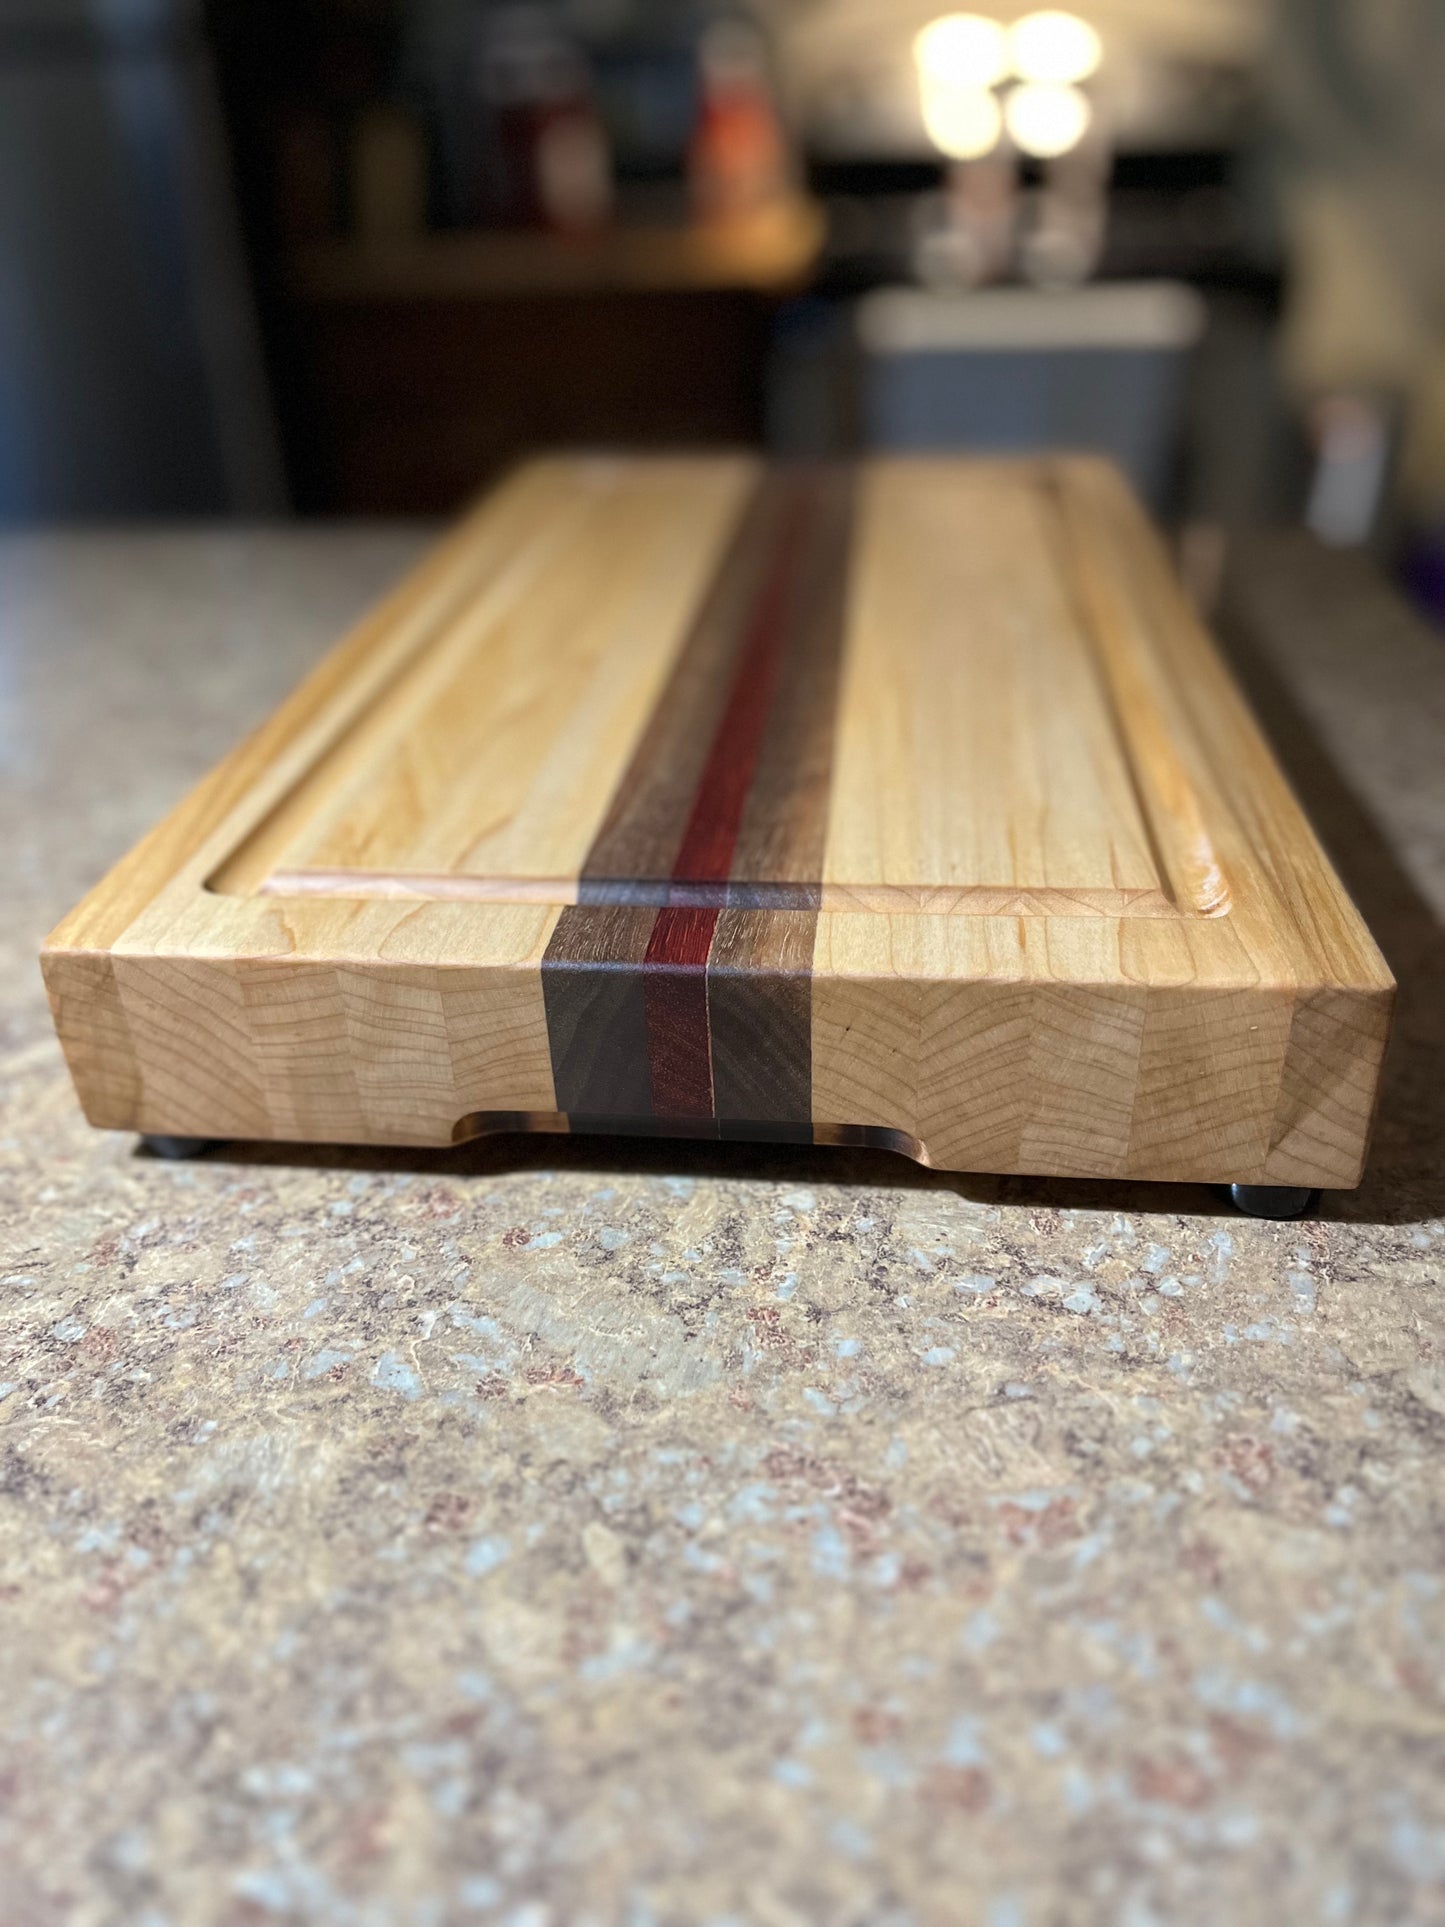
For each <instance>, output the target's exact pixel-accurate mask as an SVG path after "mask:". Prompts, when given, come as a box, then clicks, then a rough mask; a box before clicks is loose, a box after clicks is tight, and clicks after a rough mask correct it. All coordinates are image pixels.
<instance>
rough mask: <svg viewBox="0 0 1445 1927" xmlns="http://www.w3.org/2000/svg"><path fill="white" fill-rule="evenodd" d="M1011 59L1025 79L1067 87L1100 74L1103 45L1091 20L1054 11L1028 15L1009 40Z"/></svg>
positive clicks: (1074, 14)
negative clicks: (1094, 74) (1093, 74)
mask: <svg viewBox="0 0 1445 1927" xmlns="http://www.w3.org/2000/svg"><path fill="white" fill-rule="evenodd" d="M1008 42H1009V58H1010V61H1011V63H1012V66H1013V69H1014V72H1015V73H1017V74H1018V76H1019V78H1020V79H1021V80H1027V81H1035V82H1037V83H1039V84H1041V85H1044V86H1050V85H1052V86H1067V85H1069V84H1070V83H1077V82H1078V81H1081V80H1087V79H1088V78H1089V76H1090V74H1092V73H1097V71H1098V67H1099V62H1100V61H1101V60H1102V59H1103V56H1104V47H1103V42H1102V41H1101V40H1100V39H1099V36H1098V34H1097V33H1096V32H1095V30H1094V28H1093V27H1091V26H1090V25H1089V23H1088V21H1087V20H1081V19H1080V18H1079V16H1078V15H1077V14H1076V13H1062V12H1059V11H1056V10H1055V9H1053V8H1049V9H1047V10H1046V11H1045V12H1043V13H1030V14H1025V16H1024V18H1023V19H1022V20H1019V21H1016V22H1015V24H1014V26H1013V28H1012V30H1011V31H1010V33H1009V37H1008Z"/></svg>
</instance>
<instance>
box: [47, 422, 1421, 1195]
mask: <svg viewBox="0 0 1445 1927" xmlns="http://www.w3.org/2000/svg"><path fill="white" fill-rule="evenodd" d="M44 963H45V974H46V979H47V982H48V984H49V988H50V994H51V998H52V1000H53V1005H54V1010H55V1015H56V1021H57V1023H58V1025H59V1029H60V1034H61V1037H62V1038H63V1040H64V1043H65V1048H66V1052H67V1054H68V1056H69V1060H70V1065H71V1069H72V1071H73V1073H74V1076H75V1081H76V1083H77V1085H78V1086H79V1089H80V1095H81V1098H82V1100H83V1102H84V1105H85V1109H86V1112H87V1115H88V1116H89V1117H90V1118H91V1120H92V1121H93V1122H94V1123H96V1124H99V1125H106V1126H110V1127H112V1128H117V1129H125V1130H139V1131H142V1132H146V1133H152V1134H170V1135H182V1136H186V1137H206V1138H215V1137H220V1138H288V1139H299V1140H323V1139H329V1140H342V1141H357V1142H366V1143H379V1144H449V1143H452V1142H455V1141H457V1140H459V1139H462V1138H466V1137H469V1136H472V1135H475V1134H477V1133H478V1132H482V1131H486V1130H494V1129H501V1128H508V1129H517V1128H532V1129H552V1130H558V1129H568V1128H571V1129H573V1130H598V1129H601V1130H614V1131H629V1132H650V1131H666V1132H684V1133H688V1134H696V1135H704V1136H708V1135H711V1136H717V1137H723V1138H734V1137H736V1138H753V1137H759V1138H771V1139H782V1140H803V1141H818V1142H827V1143H839V1142H843V1143H847V1142H860V1141H866V1142H878V1143H885V1144H889V1145H893V1146H896V1147H898V1148H899V1149H902V1150H906V1151H909V1152H911V1153H912V1154H913V1155H914V1156H915V1157H919V1158H923V1159H926V1160H928V1161H929V1162H931V1163H934V1164H937V1165H943V1166H947V1167H951V1168H954V1169H965V1170H978V1171H990V1172H1032V1173H1039V1174H1049V1175H1056V1176H1086V1177H1111V1176H1128V1177H1137V1178H1169V1179H1199V1180H1210V1181H1220V1182H1234V1183H1242V1184H1254V1185H1267V1186H1279V1187H1313V1186H1348V1185H1353V1184H1355V1183H1356V1182H1357V1181H1358V1179H1359V1176H1360V1171H1361V1165H1362V1162H1363V1159H1364V1155H1365V1148H1366V1140H1367V1136H1368V1131H1369V1125H1370V1117H1371V1111H1372V1108H1373V1104H1374V1098H1375V1090H1376V1084H1377V1080H1378V1077H1379V1071H1380V1060H1381V1055H1382V1052H1383V1049H1384V1045H1385V1036H1386V1029H1387V1026H1388V1020H1389V1011H1390V1001H1391V994H1392V990H1393V985H1392V983H1391V979H1390V976H1389V972H1388V971H1387V970H1386V968H1385V965H1384V963H1383V961H1382V960H1381V958H1380V956H1379V953H1378V952H1377V950H1376V949H1375V946H1374V944H1373V943H1372V942H1371V940H1370V937H1369V935H1368V933H1367V932H1366V930H1365V928H1364V926H1363V924H1362V923H1361V921H1360V918H1359V917H1358V915H1357V914H1356V912H1355V910H1354V909H1353V907H1352V906H1351V904H1350V902H1349V900H1348V898H1347V897H1346V895H1345V893H1344V891H1343V889H1342V888H1341V886H1340V884H1339V882H1338V881H1337V879H1336V878H1335V876H1334V874H1333V872H1332V871H1331V869H1330V867H1329V864H1328V863H1327V861H1326V859H1325V857H1324V855H1323V854H1322V852H1321V850H1320V848H1319V845H1318V844H1317V843H1316V841H1315V839H1314V837H1313V835H1312V834H1311V832H1310V830H1309V827H1308V825H1307V824H1306V823H1305V821H1304V819H1303V817H1302V816H1301V814H1300V811H1299V808H1298V806H1297V805H1296V803H1295V802H1294V800H1293V798H1292V797H1291V795H1290V792H1289V790H1288V789H1287V787H1286V785H1285V783H1284V781H1283V779H1282V778H1281V776H1280V774H1279V772H1278V770H1277V768H1276V767H1275V764H1274V762H1273V760H1272V759H1271V756H1270V754H1269V751H1268V749H1267V748H1266V747H1265V744H1264V742H1263V741H1262V739H1261V737H1260V734H1259V731H1258V729H1257V728H1256V726H1255V724H1254V723H1253V721H1252V720H1251V718H1250V716H1249V714H1248V713H1247V711H1246V709H1245V708H1244V706H1243V704H1242V702H1241V699H1240V697H1239V695H1238V693H1237V691H1236V690H1235V688H1234V686H1233V685H1232V683H1231V682H1230V680H1229V677H1228V675H1227V673H1226V672H1225V670H1224V668H1223V667H1222V665H1221V663H1220V661H1219V658H1218V657H1217V655H1216V654H1215V651H1214V648H1213V646H1212V645H1211V643H1210V642H1209V640H1208V638H1207V637H1206V636H1205V635H1204V634H1203V633H1202V632H1201V630H1200V628H1199V626H1198V624H1197V622H1196V621H1195V619H1194V617H1193V616H1192V615H1191V613H1190V611H1189V609H1188V607H1187V605H1186V603H1185V602H1184V600H1183V598H1182V597H1181V595H1180V593H1179V592H1178V590H1177V589H1176V587H1175V586H1174V584H1173V581H1172V579H1171V577H1170V574H1169V570H1168V567H1167V564H1166V561H1165V558H1164V555H1163V552H1162V550H1161V547H1160V544H1159V542H1158V540H1157V538H1156V537H1155V535H1154V534H1153V533H1152V531H1151V530H1150V528H1149V526H1148V524H1147V523H1146V522H1145V520H1144V518H1143V516H1142V514H1141V512H1140V510H1139V509H1138V507H1137V506H1136V504H1135V503H1134V501H1133V500H1132V498H1131V497H1130V496H1129V494H1128V493H1127V491H1126V488H1125V486H1124V484H1123V483H1122V482H1121V481H1120V480H1119V479H1118V477H1117V476H1116V475H1115V474H1114V473H1113V472H1112V471H1111V470H1109V469H1107V468H1106V467H1104V466H1102V465H1101V464H1099V463H1096V462H1093V461H1090V460H1087V459H1074V458H1060V459H1057V460H1045V461H1038V462H1024V463H1009V462H983V461H961V460H943V461H932V460H884V461H877V462H874V463H869V464H865V465H862V466H859V467H855V468H843V467H839V468H834V467H796V468H774V469H767V468H763V467H761V466H760V465H758V464H757V463H755V462H753V461H751V460H750V459H748V458H745V457H742V456H738V457H722V458H707V459H649V460H638V461H629V460H615V459H599V458H593V459H577V460H552V461H545V462H540V463H537V464H535V465H534V466H531V467H528V468H526V469H524V470H522V471H521V472H519V473H518V474H516V475H515V476H513V477H512V478H511V479H510V480H509V481H508V482H507V483H506V484H505V485H504V486H503V487H501V488H500V489H499V490H498V491H497V492H496V493H495V494H493V495H492V496H491V497H490V498H489V499H488V500H486V501H485V502H484V503H483V504H482V506H481V507H480V508H479V509H478V510H477V511H476V512H475V513H474V514H473V515H471V516H470V518H469V519H467V520H466V521H464V522H463V523H462V524H461V526H460V527H459V528H458V529H457V530H456V531H455V532H454V533H453V534H452V535H451V536H450V537H449V539H448V540H446V541H445V542H444V543H443V544H442V545H441V546H440V547H439V548H438V549H437V550H436V551H435V553H434V554H433V555H432V556H431V557H430V558H429V559H428V560H427V561H426V562H425V563H424V564H423V565H422V567H421V568H420V569H418V571H417V572H416V573H415V574H414V575H413V576H412V577H411V578H410V580H408V581H407V582H405V583H404V584H403V585H402V587H401V588H400V589H398V590H397V591H396V592H395V593H394V594H393V595H392V596H391V598H390V599H389V600H388V601H387V602H386V603H385V604H384V605H383V606H382V607H381V608H380V609H378V610H377V611H376V613H375V614H374V615H373V616H371V617H370V619H369V620H367V621H366V622H364V623H363V624H362V625H361V627H360V628H359V629H358V630H357V631H356V632H355V633H354V634H353V635H352V636H351V637H350V638H349V639H348V640H346V641H345V642H344V643H342V645H341V646H340V648H339V649H338V650H337V651H336V652H335V653H334V654H333V655H332V656H331V657H330V658H329V659H328V660H327V661H326V662H325V663H323V665H322V666H321V668H320V669H318V670H317V672H316V673H315V674H314V675H313V676H312V677H311V679H310V681H308V682H307V683H306V684H304V685H303V687H302V688H301V689H300V690H299V691H298V692H297V693H296V695H294V696H293V697H292V698H291V700H290V701H289V702H288V703H287V704H286V705H285V706H284V707H283V708H282V709H281V710H280V711H279V712H278V713H277V714H276V715H275V716H274V717H273V718H272V720H271V721H270V722H269V723H268V724H267V725H266V726H265V727H264V728H263V729H262V730H261V731H260V732H259V733H258V734H257V735H255V736H254V737H252V738H251V740H250V741H249V742H247V743H245V744H244V745H243V746H242V747H241V748H240V749H238V750H237V751H236V752H235V753H234V754H233V755H232V756H231V757H230V758H229V760H228V761H226V762H225V763H223V764H222V765H221V767H220V768H219V769H218V770H217V771H216V772H215V773H214V774H213V775H212V776H211V777H210V778H209V780H208V781H207V782H205V783H204V784H202V786H201V787H200V789H199V790H197V791H196V792H195V794H194V795H193V796H191V797H190V798H189V800H188V801H186V802H185V803H183V804H182V805H181V806H180V808H179V809H177V810H176V811H175V812H174V814H173V815H172V816H170V817H169V818H168V819H167V820H166V821H165V822H164V823H163V824H162V825H161V826H160V827H159V828H158V829H157V830H156V831H154V832H153V833H152V835H151V836H150V837H149V838H148V839H147V840H146V841H145V842H144V843H143V844H141V846H140V847H139V848H138V849H137V850H136V851H134V852H133V854H132V855H130V856H129V857H128V858H126V860H125V861H124V862H123V863H122V864H121V865H120V866H119V867H118V868H117V869H116V870H115V871H114V872H113V873H112V874H111V876H110V877H108V878H107V879H106V880H105V882H104V883H102V884H101V885H100V886H99V888H97V889H96V890H95V891H94V892H93V894H92V895H91V896H90V897H89V898H87V900H86V901H85V902H84V903H83V904H82V905H81V906H80V908H79V909H77V910H76V911H75V912H74V913H73V914H72V915H71V916H69V917H68V918H67V919H66V920H65V922H64V923H63V924H61V926H60V928H59V929H58V930H57V931H56V932H55V933H54V935H53V936H52V937H51V939H50V941H49V944H48V947H47V949H46V953H45V959H44Z"/></svg>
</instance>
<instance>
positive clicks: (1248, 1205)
mask: <svg viewBox="0 0 1445 1927" xmlns="http://www.w3.org/2000/svg"><path fill="white" fill-rule="evenodd" d="M1229 1195H1230V1197H1231V1198H1232V1199H1233V1201H1234V1205H1235V1208H1236V1209H1237V1210H1239V1211H1242V1212H1243V1213H1244V1214H1245V1216H1246V1217H1247V1218H1302V1217H1303V1216H1304V1214H1305V1213H1306V1211H1308V1210H1310V1209H1311V1208H1312V1207H1313V1205H1314V1203H1315V1200H1316V1199H1317V1198H1318V1197H1319V1195H1320V1194H1319V1192H1318V1191H1303V1190H1300V1189H1298V1188H1297V1187H1296V1186H1294V1185H1288V1184H1231V1185H1230V1187H1229Z"/></svg>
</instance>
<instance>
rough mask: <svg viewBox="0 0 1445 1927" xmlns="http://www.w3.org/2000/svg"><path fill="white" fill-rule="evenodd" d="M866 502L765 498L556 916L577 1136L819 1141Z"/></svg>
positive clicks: (829, 478)
mask: <svg viewBox="0 0 1445 1927" xmlns="http://www.w3.org/2000/svg"><path fill="white" fill-rule="evenodd" d="M853 494H854V486H853V478H852V476H851V474H850V473H849V472H848V471H846V470H842V469H828V468H821V467H819V468H797V469H790V470H789V469H785V470H781V471H774V472H773V473H772V474H770V475H769V476H768V477H767V478H766V479H765V480H764V481H763V482H762V483H761V484H760V485H759V487H758V488H757V490H756V491H755V493H754V495H753V497H752V499H751V501H750V502H749V504H748V506H747V508H746V510H745V511H744V513H743V516H742V518H741V520H740V523H739V526H738V529H737V531H736V534H735V535H734V538H733V540H732V542H731V543H730V545H729V547H728V550H727V552H726V554H725V555H724V557H723V560H722V563H721V565H720V567H719V569H718V572H717V575H716V577H715V578H714V581H713V583H712V586H711V588H710V589H709V591H708V593H707V595H706V596H705V598H704V600H703V603H702V606H701V608H700V610H699V612H698V615H697V618H696V620H695V622H694V624H693V627H692V630H691V632H690V633H689V635H688V638H687V640H686V642H685V643H684V645H683V648H682V650H681V651H680V653H679V657H678V662H677V665H676V668H675V669H674V671H673V674H672V676H671V678H670V679H669V682H668V685H667V687H666V689H665V690H664V692H663V695H662V698H661V699H660V701H659V703H658V706H657V709H656V710H655V712H654V714H653V716H652V718H651V719H650V721H649V723H648V726H647V728H646V730H645V731H644V733H643V736H642V739H641V741H640V743H639V745H638V748H637V750H636V751H635V753H634V755H633V758H632V761H631V763H630V765H629V767H628V769H627V771H626V773H625V774H624V776H623V778H622V780H621V782H620V783H619V785H618V789H617V793H616V795H615V796H614V798H613V801H612V804H611V807H610V808H609V810H608V814H607V817H606V819H605V821H604V823H603V825H602V828H601V830H600V831H599V833H598V835H597V837H596V839H595V841H594V843H593V846H592V848H591V850H590V851H589V852H588V856H587V860H586V863H585V865H584V869H583V876H582V881H581V888H580V892H579V897H580V900H579V902H578V904H577V905H575V906H572V907H569V908H568V909H566V910H564V911H563V912H562V915H561V917H560V918H559V920H558V924H557V929H556V931H555V932H554V934H553V937H552V941H551V943H550V944H549V945H548V948H547V954H546V957H545V959H544V960H543V966H542V982H543V991H544V996H545V1001H546V1009H547V1023H548V1031H549V1036H550V1042H551V1053H552V1066H553V1076H554V1080H555V1083H556V1087H557V1104H558V1108H559V1109H561V1110H565V1111H566V1112H568V1113H569V1114H570V1115H571V1116H572V1117H573V1119H574V1122H575V1123H576V1124H577V1125H578V1126H581V1125H582V1124H583V1122H584V1120H587V1121H594V1122H595V1121H597V1120H600V1119H612V1120H618V1119H621V1118H627V1119H629V1120H631V1121H632V1122H633V1123H634V1125H635V1124H636V1123H637V1122H638V1121H639V1120H644V1119H651V1120H654V1121H656V1122H659V1123H661V1122H667V1123H672V1124H677V1125H686V1126H687V1127H689V1128H690V1129H692V1130H702V1131H706V1132H709V1133H710V1134H711V1133H714V1132H720V1133H721V1134H723V1135H732V1132H731V1131H730V1130H729V1128H728V1127H729V1125H735V1126H739V1127H741V1126H743V1125H752V1126H757V1125H766V1126H768V1127H769V1134H771V1135H775V1136H780V1137H784V1136H797V1137H802V1138H806V1137H808V1136H809V1135H810V1132H811V1123H810V1117H811V1102H812V1019H811V984H810V975H811V969H812V954H813V938H814V926H815V921H816V913H817V906H818V902H819V897H820V880H821V872H822V863H823V851H824V844H825V840H826V835H827V814H828V794H829V783H830V779H831V771H832V743H833V733H834V727H835V714H836V708H837V687H838V673H839V658H840V653H841V647H842V635H843V616H844V600H845V596H846V577H847V568H848V557H849V547H850V542H851V534H852V517H853ZM753 1134H755V1133H753Z"/></svg>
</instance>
